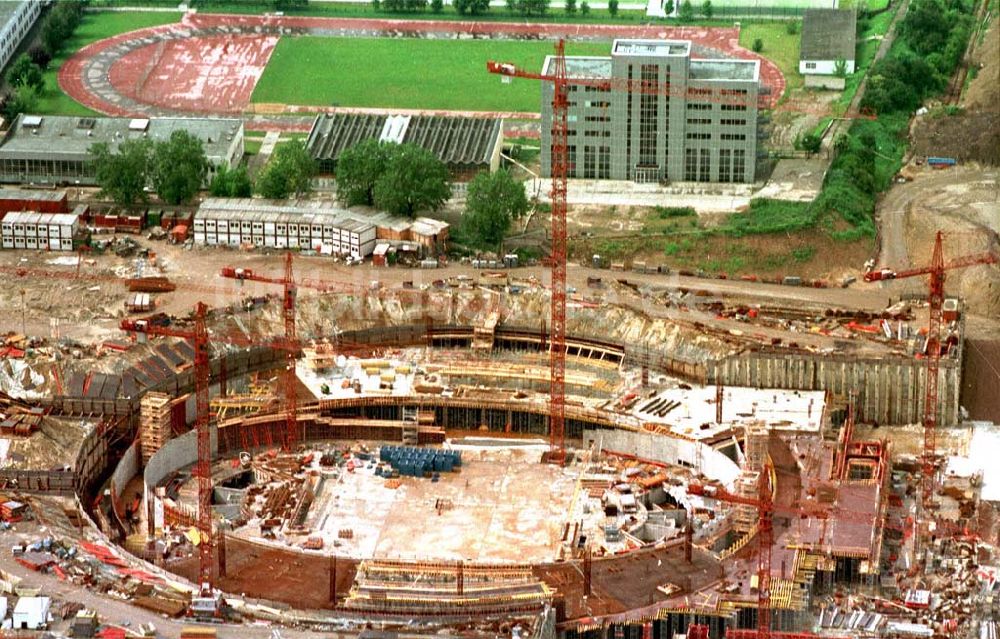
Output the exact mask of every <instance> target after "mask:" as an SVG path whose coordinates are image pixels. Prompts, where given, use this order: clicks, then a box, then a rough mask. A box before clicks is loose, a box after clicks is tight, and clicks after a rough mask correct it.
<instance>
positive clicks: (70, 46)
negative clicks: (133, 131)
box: [34, 11, 181, 115]
mask: <svg viewBox="0 0 1000 639" xmlns="http://www.w3.org/2000/svg"><path fill="white" fill-rule="evenodd" d="M180 18H181V14H180V13H151V12H135V11H130V12H121V13H117V12H115V13H112V12H107V13H106V12H98V13H94V12H87V13H84V14H83V21H82V22H81V23H80V26H79V27H77V30H76V32H75V33H74V34H73V37H72V38H70V39H69V40H68V41H67V42H66V46H65V47H63V52H62V53H61V54H59V56H57V57H56V58H54V59H53V60H52V61H51V62H49V67H48V69H46V70H45V72H44V74H43V78H44V80H45V88H44V89H43V90H42V94H41V96H40V97H39V99H38V105H37V106H36V107H35V109H34V110H35V111H36V112H37V113H41V114H53V115H93V114H94V112H93V111H91V110H90V109H88V108H87V107H85V106H83V105H82V104H80V103H78V102H76V101H74V100H73V99H72V98H70V97H69V96H68V95H66V94H65V93H63V92H62V90H61V89H60V88H59V81H58V79H57V76H58V72H59V67H61V66H62V64H63V62H65V61H66V60H67V58H69V57H70V56H72V55H73V54H74V53H75V52H76V51H78V50H80V49H82V48H83V47H85V46H87V45H88V44H91V43H92V42H96V41H98V40H103V39H104V38H110V37H111V36H114V35H118V34H119V33H125V32H127V31H135V30H136V29H142V28H145V27H154V26H157V25H161V24H169V23H171V22H177V21H178V20H180Z"/></svg>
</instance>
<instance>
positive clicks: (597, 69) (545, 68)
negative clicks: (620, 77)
mask: <svg viewBox="0 0 1000 639" xmlns="http://www.w3.org/2000/svg"><path fill="white" fill-rule="evenodd" d="M555 59H556V58H555V56H551V55H550V56H546V57H545V63H544V64H543V65H542V73H551V72H552V64H553V63H554V62H555ZM566 75H568V76H569V77H571V78H593V79H597V80H604V79H607V78H610V77H611V58H610V57H608V56H583V55H568V56H566Z"/></svg>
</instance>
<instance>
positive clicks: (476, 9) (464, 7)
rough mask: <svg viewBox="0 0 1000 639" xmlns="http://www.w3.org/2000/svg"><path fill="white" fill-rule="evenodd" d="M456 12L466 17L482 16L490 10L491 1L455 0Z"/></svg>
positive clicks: (453, 3)
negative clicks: (468, 15) (466, 15)
mask: <svg viewBox="0 0 1000 639" xmlns="http://www.w3.org/2000/svg"><path fill="white" fill-rule="evenodd" d="M452 5H453V6H454V7H455V11H457V12H458V13H460V14H462V15H465V14H471V15H474V16H476V15H481V14H483V13H486V12H487V11H489V10H490V0H454V1H453V2H452Z"/></svg>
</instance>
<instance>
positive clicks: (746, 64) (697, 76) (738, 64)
mask: <svg viewBox="0 0 1000 639" xmlns="http://www.w3.org/2000/svg"><path fill="white" fill-rule="evenodd" d="M688 74H689V75H688V77H690V78H691V79H692V80H739V81H752V80H757V79H758V78H759V77H760V60H691V66H690V67H688Z"/></svg>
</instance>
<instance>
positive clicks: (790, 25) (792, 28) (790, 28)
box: [785, 20, 799, 35]
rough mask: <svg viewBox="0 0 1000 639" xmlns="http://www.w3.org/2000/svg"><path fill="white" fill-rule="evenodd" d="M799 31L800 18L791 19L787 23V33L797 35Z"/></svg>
mask: <svg viewBox="0 0 1000 639" xmlns="http://www.w3.org/2000/svg"><path fill="white" fill-rule="evenodd" d="M798 32H799V21H798V20H789V21H788V22H786V23H785V33H787V34H788V35H795V34H796V33H798Z"/></svg>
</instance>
